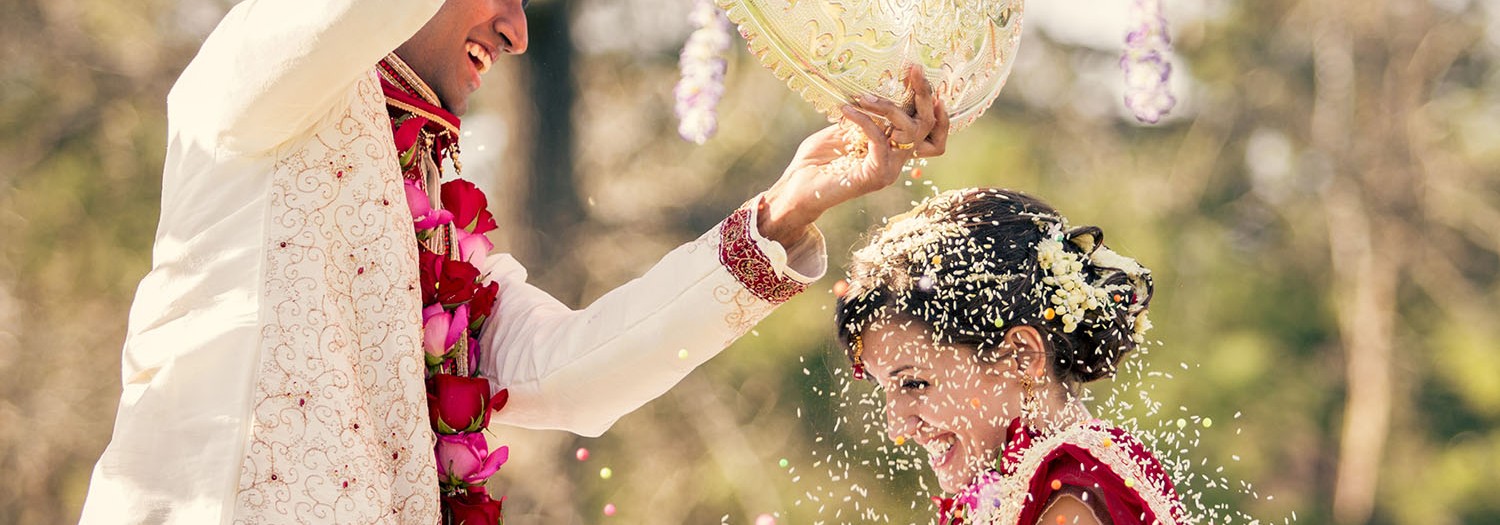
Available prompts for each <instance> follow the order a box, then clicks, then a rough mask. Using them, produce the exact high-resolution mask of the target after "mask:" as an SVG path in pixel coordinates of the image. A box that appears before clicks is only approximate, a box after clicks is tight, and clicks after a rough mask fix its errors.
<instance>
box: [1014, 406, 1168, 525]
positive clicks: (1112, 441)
mask: <svg viewBox="0 0 1500 525" xmlns="http://www.w3.org/2000/svg"><path fill="white" fill-rule="evenodd" d="M1016 467H1017V468H1016V469H1015V472H1016V473H1017V474H1019V475H1020V476H1022V477H1027V476H1029V481H1028V482H1027V483H1025V485H1026V486H1027V488H1028V490H1027V494H1028V496H1029V497H1028V500H1029V502H1028V504H1027V505H1026V508H1025V509H1024V510H1023V512H1022V514H1021V516H1019V518H1020V519H1019V520H1018V523H1035V522H1036V519H1038V518H1040V517H1041V515H1042V513H1043V511H1044V510H1045V509H1046V507H1047V503H1048V502H1050V501H1051V500H1052V499H1053V498H1054V497H1055V496H1057V495H1059V494H1063V493H1065V492H1066V491H1067V490H1069V488H1070V487H1076V488H1079V489H1083V490H1084V491H1086V492H1087V493H1088V494H1091V495H1092V496H1093V498H1094V499H1095V501H1092V502H1089V503H1090V505H1091V506H1093V507H1094V508H1095V509H1098V510H1099V511H1100V512H1101V513H1103V514H1107V515H1108V516H1109V518H1110V520H1111V521H1112V522H1113V523H1114V524H1116V525H1122V524H1128V523H1147V524H1149V523H1153V522H1155V523H1162V524H1169V523H1178V522H1180V521H1181V520H1182V518H1183V515H1184V512H1183V507H1182V502H1181V500H1180V499H1179V498H1178V496H1177V492H1176V489H1175V487H1174V486H1173V483H1172V479H1171V476H1169V475H1168V473H1167V470H1166V468H1165V467H1164V466H1163V465H1162V463H1161V462H1160V461H1159V460H1158V459H1157V458H1156V455H1155V454H1154V453H1153V452H1152V451H1151V449H1150V447H1148V446H1147V445H1146V444H1145V443H1144V442H1143V441H1142V440H1141V439H1139V438H1138V437H1136V436H1135V435H1134V434H1133V433H1131V432H1129V431H1127V430H1125V429H1123V428H1120V427H1117V426H1114V425H1111V424H1109V423H1107V422H1105V421H1101V420H1092V421H1088V422H1086V423H1083V424H1079V425H1074V426H1072V427H1070V428H1068V429H1066V430H1063V431H1061V432H1057V433H1054V434H1052V435H1049V436H1039V437H1038V438H1037V440H1036V442H1035V443H1034V444H1033V446H1032V447H1030V449H1029V450H1027V452H1026V453H1025V454H1024V455H1023V456H1022V457H1021V458H1020V461H1019V462H1018V464H1017V465H1016ZM1028 473H1029V474H1028Z"/></svg>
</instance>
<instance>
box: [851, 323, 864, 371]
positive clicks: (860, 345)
mask: <svg viewBox="0 0 1500 525" xmlns="http://www.w3.org/2000/svg"><path fill="white" fill-rule="evenodd" d="M849 346H852V347H854V352H853V354H854V356H853V358H851V359H850V361H852V362H853V368H854V378H855V379H859V380H861V381H862V380H864V379H865V377H866V374H865V363H864V361H861V360H860V355H862V354H864V353H865V345H864V342H863V341H861V340H860V338H859V334H854V335H850V336H849Z"/></svg>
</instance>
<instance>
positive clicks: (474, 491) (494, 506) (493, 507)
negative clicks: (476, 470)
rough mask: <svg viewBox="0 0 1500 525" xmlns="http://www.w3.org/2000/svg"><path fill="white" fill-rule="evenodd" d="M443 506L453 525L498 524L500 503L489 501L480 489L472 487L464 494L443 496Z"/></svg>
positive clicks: (448, 521)
mask: <svg viewBox="0 0 1500 525" xmlns="http://www.w3.org/2000/svg"><path fill="white" fill-rule="evenodd" d="M443 506H444V507H446V508H447V510H448V517H449V518H451V519H449V520H445V521H444V523H451V524H453V525H495V524H498V523H500V502H499V501H495V500H492V499H490V496H489V494H485V492H484V489H483V488H482V487H474V488H471V489H469V491H468V492H466V493H464V494H459V495H457V496H443Z"/></svg>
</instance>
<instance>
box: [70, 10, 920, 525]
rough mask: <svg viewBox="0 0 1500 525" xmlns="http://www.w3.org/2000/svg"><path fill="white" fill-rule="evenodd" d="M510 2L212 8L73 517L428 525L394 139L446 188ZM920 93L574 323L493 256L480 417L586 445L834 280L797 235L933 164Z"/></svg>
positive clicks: (574, 314)
mask: <svg viewBox="0 0 1500 525" xmlns="http://www.w3.org/2000/svg"><path fill="white" fill-rule="evenodd" d="M522 8H523V2H522V1H521V0H447V1H446V2H444V1H442V0H322V1H319V2H305V1H302V0H248V1H245V2H243V3H241V4H239V5H238V6H236V7H235V8H234V9H232V10H231V11H230V12H229V13H228V15H227V16H226V17H225V18H224V20H223V21H222V22H221V23H220V24H219V26H218V27H217V28H216V29H215V30H214V32H213V34H211V35H210V36H209V37H208V39H207V41H206V42H204V44H203V47H202V49H201V50H200V51H199V53H198V55H197V57H196V58H194V60H193V61H192V63H191V64H189V65H188V67H187V69H186V70H185V71H183V73H182V76H181V77H180V78H179V79H178V81H177V83H176V84H175V85H174V86H173V89H172V91H171V93H170V94H169V96H168V99H167V103H168V105H167V113H168V122H169V125H168V135H169V146H168V151H167V162H166V169H165V173H164V174H163V181H162V184H163V190H162V212H161V221H160V225H159V227H158V231H157V236H156V243H155V248H154V252H153V266H152V269H151V272H150V273H149V274H147V275H146V276H145V278H143V280H142V282H141V285H140V288H139V290H138V291H137V295H136V299H135V303H134V305H133V307H132V309H131V314H130V325H129V330H128V335H127V338H126V341H125V347H124V356H123V363H122V369H123V370H122V380H123V383H124V390H123V392H122V394H121V399H120V407H119V413H118V416H117V419H116V422H115V429H114V436H113V439H112V441H111V443H110V445H109V447H108V449H106V450H105V452H104V455H103V457H101V458H100V460H99V463H98V464H97V466H96V467H95V470H94V476H93V479H92V482H91V485H90V489H89V496H88V500H87V502H86V503H85V506H84V511H83V522H84V523H122V522H123V523H184V524H187V523H191V524H202V523H225V524H227V523H421V524H432V523H435V522H437V521H438V493H437V483H438V476H437V473H436V469H435V464H434V459H433V452H432V451H433V435H432V431H431V430H430V428H429V423H428V420H427V417H428V411H427V406H426V402H427V401H426V397H425V393H424V392H425V391H424V385H423V366H424V365H423V357H422V355H423V351H422V350H421V347H422V332H421V319H422V318H421V312H420V310H421V291H420V290H418V285H419V279H418V268H417V257H416V244H415V243H416V241H415V240H414V238H413V222H412V215H411V213H410V211H409V210H408V208H407V205H406V193H405V189H404V185H405V178H404V177H403V171H402V167H401V166H403V165H405V164H407V163H408V161H409V160H410V159H409V158H407V159H402V158H400V157H402V156H405V155H406V153H405V152H406V151H407V150H404V149H403V150H401V151H402V153H399V154H398V149H397V147H396V146H395V145H394V142H393V141H395V140H410V139H411V137H410V136H407V135H405V134H398V135H399V136H393V133H392V129H391V125H392V119H393V118H401V119H405V118H409V117H410V116H411V115H417V116H420V117H421V118H422V119H423V120H421V122H425V123H426V124H422V127H423V128H424V129H426V127H427V126H428V125H430V126H431V127H432V133H433V134H432V135H430V136H431V137H437V139H434V140H432V141H427V139H425V138H423V139H421V140H420V141H419V146H420V147H419V148H418V149H419V150H421V152H422V154H425V155H432V156H433V157H437V158H439V162H436V163H427V164H424V170H426V171H425V172H427V173H431V172H432V170H437V169H438V168H437V167H436V166H439V165H441V162H440V155H442V154H443V153H445V152H448V151H450V150H449V149H446V148H445V146H448V144H447V143H446V141H445V139H443V137H447V138H448V139H453V140H456V137H457V133H456V132H457V129H458V125H459V119H458V118H457V116H456V115H457V114H461V113H463V112H464V110H465V109H466V108H467V99H468V96H469V94H470V93H472V92H473V91H474V90H476V89H478V87H479V85H480V78H481V75H482V74H483V73H484V72H485V71H486V70H488V69H489V67H490V65H491V63H492V61H494V60H495V59H496V58H497V57H498V56H499V55H501V54H507V53H521V52H523V51H524V50H525V49H526V45H527V35H526V18H525V14H524V12H523V10H522ZM393 51H394V52H393ZM382 85H385V86H387V88H386V89H388V90H389V89H396V90H397V91H396V92H391V91H382ZM392 86H394V87H392ZM912 88H913V90H914V92H915V93H916V96H915V99H914V103H913V104H912V106H913V107H910V108H903V107H898V106H897V105H896V104H893V103H891V102H889V101H885V100H878V99H876V100H870V101H861V102H860V103H859V106H860V108H859V110H855V109H854V108H852V107H847V108H845V110H844V113H845V118H846V119H847V120H849V121H851V122H853V123H855V124H857V125H858V126H860V128H861V129H862V130H863V132H864V133H865V135H866V136H868V137H874V139H873V140H869V141H868V142H867V143H866V144H865V145H864V146H863V147H862V148H857V149H862V150H863V151H864V153H863V157H862V158H859V159H857V161H856V162H850V163H835V162H833V161H834V160H835V159H838V158H839V157H840V156H841V155H842V154H843V150H844V149H845V148H847V145H846V144H845V140H844V138H843V137H844V133H843V131H842V130H841V129H840V128H838V127H829V128H827V129H824V130H822V131H819V132H817V133H815V134H813V135H812V136H810V137H809V138H808V139H807V140H806V141H804V142H803V144H802V146H801V148H800V149H799V150H798V152H797V155H796V157H795V158H794V159H793V161H792V163H791V165H790V166H788V168H787V170H786V171H785V172H784V174H783V175H782V177H781V179H780V180H778V181H777V182H776V183H775V184H774V185H772V186H771V187H770V189H768V190H767V191H765V192H763V193H762V194H760V195H759V196H757V197H755V198H754V199H752V200H750V201H749V202H748V203H747V204H746V205H745V206H743V207H741V208H740V209H738V210H735V211H733V212H732V213H730V215H729V216H728V218H726V219H725V220H724V221H723V222H722V223H720V224H719V225H718V226H716V227H714V228H713V229H711V230H710V231H708V232H707V233H705V234H704V235H703V236H701V237H700V238H698V239H697V240H695V241H693V242H690V243H688V244H686V245H684V246H682V247H680V248H678V249H676V250H673V251H672V252H671V253H669V254H667V255H666V256H665V257H664V258H663V259H662V260H661V262H659V263H658V264H657V265H656V266H655V267H653V268H652V269H651V270H650V271H648V272H647V273H646V274H645V275H644V276H642V277H640V278H639V279H636V280H634V281H631V282H629V283H626V284H624V285H622V286H620V287H619V288H618V289H616V290H614V291H613V292H611V293H609V294H607V295H605V296H604V297H602V298H600V299H599V300H598V301H597V302H595V303H594V304H592V305H590V306H588V307H587V308H585V309H583V310H577V311H575V310H572V309H569V308H568V307H566V306H564V305H562V304H560V303H558V302H557V301H556V300H554V299H552V298H551V297H550V296H548V295H547V294H546V293H545V292H543V291H541V290H538V289H536V288H534V287H532V286H530V285H528V284H527V283H526V272H525V270H524V269H523V268H521V266H520V265H519V264H517V263H516V262H515V260H514V259H512V258H510V257H509V256H504V255H496V256H491V257H489V258H488V260H487V262H486V263H485V264H484V268H482V270H484V271H485V272H487V274H488V275H489V276H490V278H491V279H492V280H493V282H495V283H496V284H497V285H498V289H499V292H498V297H497V299H496V301H495V306H494V307H493V309H492V310H491V312H490V316H489V321H488V322H487V324H486V326H485V327H484V330H483V334H482V335H483V337H482V338H481V339H480V342H479V344H480V346H481V348H482V355H483V356H484V360H483V362H481V363H479V367H480V369H481V371H482V373H483V375H484V376H485V377H487V378H488V379H489V380H490V381H491V384H492V385H494V387H495V388H506V389H508V390H509V392H510V394H511V397H510V403H509V405H508V406H507V407H506V409H505V410H503V411H501V412H500V413H498V414H497V415H496V419H497V420H498V421H500V422H502V423H505V424H511V425H518V426H524V427H531V428H555V429H564V430H569V431H573V432H577V433H580V434H585V435H598V434H600V433H602V432H604V431H605V430H606V429H608V428H609V427H610V425H611V424H613V422H614V421H615V420H616V419H618V418H619V417H621V416H622V415H624V414H626V413H628V412H630V411H632V410H634V409H636V408H638V407H640V406H641V405H642V404H644V403H646V402H648V401H650V400H651V399H653V398H655V397H657V396H659V395H661V394H662V393H663V392H665V391H666V390H667V389H669V388H670V387H671V386H672V385H674V384H676V383H677V382H678V381H679V380H681V379H682V378H683V377H684V376H685V375H686V374H688V373H689V372H691V371H692V370H693V369H694V368H695V367H697V366H698V365H700V364H702V363H704V362H705V361H707V360H708V359H709V358H711V357H713V356H714V355H715V354H717V353H718V352H719V351H721V350H722V349H723V348H724V347H726V346H727V345H728V344H729V343H731V342H732V341H733V340H734V339H736V338H737V337H739V336H740V335H741V334H743V333H744V332H745V331H746V330H748V329H749V328H750V327H751V326H752V325H754V324H755V323H756V322H758V321H759V320H760V319H762V318H764V317H765V316H766V315H767V314H768V313H769V312H770V311H771V310H772V309H773V308H774V307H775V306H776V305H778V304H780V303H781V302H783V301H785V300H787V299H788V298H790V297H792V296H794V295H795V294H797V293H799V292H801V291H802V290H803V288H804V287H805V286H806V285H807V283H809V282H811V281H813V280H814V279H816V278H818V277H819V276H821V275H822V273H823V271H824V268H825V265H826V260H825V256H824V248H823V241H822V237H821V234H819V233H818V231H817V229H816V228H814V227H813V226H812V222H813V221H814V220H815V219H816V218H818V217H819V216H820V215H821V214H822V213H823V212H824V211H825V210H827V209H828V208H830V207H832V206H834V205H836V204H838V203H841V202H844V201H846V200H849V199H851V198H853V197H856V196H859V195H862V194H865V193H868V192H871V191H874V190H876V189H879V188H882V187H885V186H887V185H889V184H891V183H892V182H894V181H895V180H896V178H897V176H898V175H899V172H900V167H901V165H902V164H903V163H904V162H905V161H906V160H908V159H910V158H912V157H913V156H919V155H920V156H933V155H938V154H941V153H942V150H943V148H944V145H945V142H946V135H947V130H948V126H947V122H946V113H945V112H944V111H943V110H942V107H941V106H940V105H939V104H937V103H935V102H933V99H932V97H931V95H930V93H929V88H928V86H927V85H926V83H925V81H919V82H915V83H913V84H912ZM869 115H875V116H877V117H878V118H880V119H883V120H884V121H886V127H884V128H883V127H882V126H881V125H877V124H876V123H875V120H874V119H872V118H871V117H870V116H869ZM560 118H566V116H563V117H560ZM403 121H404V120H403ZM403 137H405V138H404V139H403ZM419 137H429V135H426V134H423V135H419ZM453 151H456V149H454V150H453ZM407 175H410V174H409V173H408V174H407Z"/></svg>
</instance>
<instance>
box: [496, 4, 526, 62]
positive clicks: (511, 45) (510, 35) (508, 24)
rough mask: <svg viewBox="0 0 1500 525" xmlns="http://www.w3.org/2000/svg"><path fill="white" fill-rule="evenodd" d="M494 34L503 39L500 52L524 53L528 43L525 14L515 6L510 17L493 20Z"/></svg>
mask: <svg viewBox="0 0 1500 525" xmlns="http://www.w3.org/2000/svg"><path fill="white" fill-rule="evenodd" d="M495 33H498V34H499V35H500V37H501V38H503V39H505V47H504V48H503V49H501V50H500V51H501V52H504V53H509V54H512V55H519V54H521V53H525V52H526V45H527V43H528V39H527V35H526V12H525V11H523V10H521V8H520V6H519V4H517V6H516V9H515V11H514V12H513V13H512V14H511V15H510V16H500V17H496V18H495Z"/></svg>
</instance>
